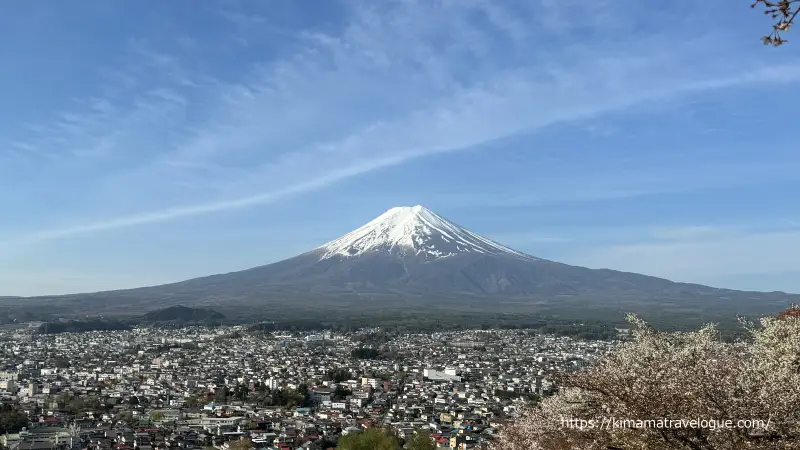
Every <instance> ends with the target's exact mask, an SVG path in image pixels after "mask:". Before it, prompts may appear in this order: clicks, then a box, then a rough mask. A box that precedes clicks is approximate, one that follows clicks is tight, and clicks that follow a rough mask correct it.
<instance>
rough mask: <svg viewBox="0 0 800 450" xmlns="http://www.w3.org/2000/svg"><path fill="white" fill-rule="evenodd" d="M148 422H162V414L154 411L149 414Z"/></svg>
mask: <svg viewBox="0 0 800 450" xmlns="http://www.w3.org/2000/svg"><path fill="white" fill-rule="evenodd" d="M150 420H152V421H153V422H160V421H162V420H164V414H162V413H160V412H159V411H155V412H153V413H152V414H150Z"/></svg>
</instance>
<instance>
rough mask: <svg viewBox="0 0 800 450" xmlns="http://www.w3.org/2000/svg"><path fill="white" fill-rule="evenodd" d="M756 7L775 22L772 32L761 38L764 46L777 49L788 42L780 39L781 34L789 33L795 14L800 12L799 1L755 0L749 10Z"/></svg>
mask: <svg viewBox="0 0 800 450" xmlns="http://www.w3.org/2000/svg"><path fill="white" fill-rule="evenodd" d="M758 6H761V7H763V9H764V14H766V15H768V16H770V17H772V19H774V20H775V24H773V25H772V32H771V33H770V34H768V35H766V36H763V37H762V38H761V40H762V41H764V45H774V46H776V47H777V46H779V45H782V44H784V43H786V42H788V41H787V40H786V39H783V38H782V37H781V33H784V32H787V31H789V29H790V28H791V27H792V25H794V19H795V18H796V17H797V13H798V12H800V0H755V2H754V3H753V4H752V5H750V7H751V8H756V7H758Z"/></svg>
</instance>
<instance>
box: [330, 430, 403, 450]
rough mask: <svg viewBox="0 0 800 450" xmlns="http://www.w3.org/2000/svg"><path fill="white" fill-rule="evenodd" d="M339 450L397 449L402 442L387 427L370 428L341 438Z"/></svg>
mask: <svg viewBox="0 0 800 450" xmlns="http://www.w3.org/2000/svg"><path fill="white" fill-rule="evenodd" d="M336 448H337V449H338V450H397V449H399V448H400V442H399V441H398V440H397V438H396V437H395V436H394V435H393V434H392V433H391V432H390V431H389V430H386V429H382V428H369V429H367V430H364V431H363V432H361V433H357V434H348V435H347V436H342V437H341V438H339V444H338V445H337V446H336Z"/></svg>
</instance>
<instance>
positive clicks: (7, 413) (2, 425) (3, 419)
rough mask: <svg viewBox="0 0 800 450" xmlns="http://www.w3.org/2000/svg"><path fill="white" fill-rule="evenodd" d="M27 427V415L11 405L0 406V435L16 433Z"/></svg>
mask: <svg viewBox="0 0 800 450" xmlns="http://www.w3.org/2000/svg"><path fill="white" fill-rule="evenodd" d="M27 425H28V416H27V415H25V414H24V413H22V412H21V411H19V410H17V409H16V408H14V407H13V406H11V405H5V404H3V405H0V434H5V433H16V432H18V431H19V430H21V429H22V428H23V427H25V426H27Z"/></svg>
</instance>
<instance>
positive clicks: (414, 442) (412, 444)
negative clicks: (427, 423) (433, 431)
mask: <svg viewBox="0 0 800 450" xmlns="http://www.w3.org/2000/svg"><path fill="white" fill-rule="evenodd" d="M405 448H407V449H408V450H436V444H435V443H434V442H433V439H431V437H430V436H429V435H428V433H425V432H424V431H422V430H417V431H416V432H415V433H414V435H413V436H411V439H409V440H408V443H407V444H406V445H405Z"/></svg>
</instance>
